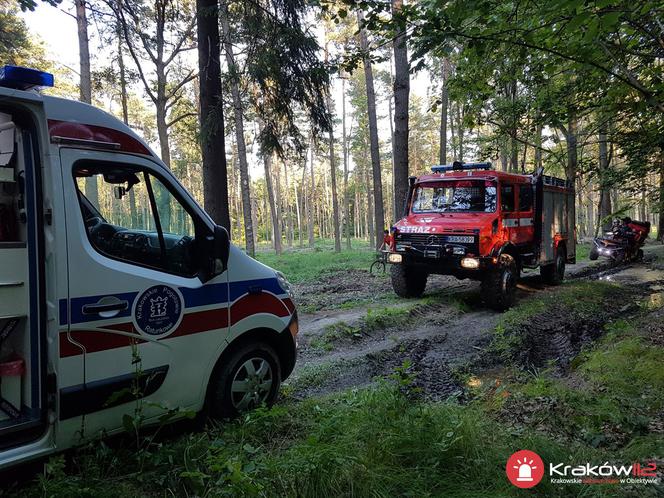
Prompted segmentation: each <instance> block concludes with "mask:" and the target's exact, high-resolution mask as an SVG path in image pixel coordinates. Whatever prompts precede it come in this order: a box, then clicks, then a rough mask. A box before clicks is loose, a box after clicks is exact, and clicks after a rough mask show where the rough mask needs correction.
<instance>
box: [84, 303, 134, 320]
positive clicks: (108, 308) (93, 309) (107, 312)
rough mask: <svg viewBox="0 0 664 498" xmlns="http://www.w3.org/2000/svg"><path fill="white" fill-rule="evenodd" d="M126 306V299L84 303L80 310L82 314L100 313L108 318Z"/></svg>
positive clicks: (127, 304) (127, 305)
mask: <svg viewBox="0 0 664 498" xmlns="http://www.w3.org/2000/svg"><path fill="white" fill-rule="evenodd" d="M128 307H129V303H128V302H127V301H116V302H113V303H108V302H99V303H97V304H86V305H85V306H83V309H82V311H83V314H84V315H102V316H103V317H104V318H110V317H112V316H115V315H117V314H118V313H119V312H120V311H124V310H126V309H127V308H128Z"/></svg>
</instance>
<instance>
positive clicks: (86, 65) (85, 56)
mask: <svg viewBox="0 0 664 498" xmlns="http://www.w3.org/2000/svg"><path fill="white" fill-rule="evenodd" d="M74 5H75V7H76V27H77V31H78V65H79V74H80V83H79V91H80V100H81V102H85V103H86V104H92V74H91V71H90V39H89V37H88V14H87V9H86V6H85V0H74ZM85 196H86V197H87V198H88V200H89V201H90V202H92V204H93V205H95V206H98V205H99V192H98V191H97V177H96V176H94V175H93V176H91V177H90V178H86V180H85Z"/></svg>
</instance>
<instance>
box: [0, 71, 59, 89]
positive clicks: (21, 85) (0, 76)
mask: <svg viewBox="0 0 664 498" xmlns="http://www.w3.org/2000/svg"><path fill="white" fill-rule="evenodd" d="M53 83H54V78H53V75H52V74H51V73H45V72H44V71H37V70H36V69H30V68H27V67H20V66H5V67H2V68H0V86H4V87H5V88H15V89H17V90H29V89H30V88H34V87H36V86H53Z"/></svg>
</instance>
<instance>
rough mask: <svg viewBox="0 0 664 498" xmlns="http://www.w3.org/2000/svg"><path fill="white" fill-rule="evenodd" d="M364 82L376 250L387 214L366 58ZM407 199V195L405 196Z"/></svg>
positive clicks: (364, 42)
mask: <svg viewBox="0 0 664 498" xmlns="http://www.w3.org/2000/svg"><path fill="white" fill-rule="evenodd" d="M363 22H364V15H363V13H362V11H361V10H358V11H357V23H358V26H359V27H360V49H361V50H362V51H363V52H367V51H368V49H369V43H368V41H367V32H366V30H365V29H364V28H363ZM364 80H365V82H366V89H367V114H368V117H369V145H370V147H369V149H370V151H371V173H372V178H373V194H374V195H373V197H374V216H375V219H376V224H375V227H376V239H375V242H376V249H378V248H379V247H380V245H381V243H382V232H383V229H384V228H385V213H384V211H383V181H382V178H381V171H380V151H379V149H378V119H377V117H376V92H375V90H374V78H373V69H372V67H371V61H370V60H369V58H368V57H365V58H364ZM406 182H408V164H406ZM404 198H405V195H404Z"/></svg>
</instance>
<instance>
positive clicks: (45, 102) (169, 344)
mask: <svg viewBox="0 0 664 498" xmlns="http://www.w3.org/2000/svg"><path fill="white" fill-rule="evenodd" d="M52 84H53V77H52V76H51V75H49V74H47V73H42V72H39V71H34V70H29V69H25V68H19V67H14V66H5V67H4V69H0V469H3V468H6V467H8V466H11V465H14V464H17V463H20V462H24V461H27V460H30V459H36V458H40V457H43V456H46V455H48V454H50V453H52V452H55V451H59V450H63V449H66V448H69V447H71V446H73V445H76V444H80V443H84V442H86V441H89V440H90V439H92V438H96V437H99V436H100V435H101V434H113V433H116V432H120V431H122V430H123V428H124V424H123V418H126V416H130V417H136V416H138V415H137V413H140V417H141V420H144V421H145V423H146V424H150V423H153V422H154V423H161V422H162V421H163V420H165V419H169V420H171V419H176V418H178V417H182V416H185V415H187V414H190V413H192V412H203V413H209V414H211V415H212V416H218V417H227V416H232V415H234V414H236V413H238V412H241V411H244V410H247V409H250V408H252V407H254V406H256V405H259V404H262V403H267V404H269V403H271V402H272V401H274V399H275V397H276V396H277V394H278V390H279V385H280V382H281V381H282V380H283V379H285V378H286V377H288V375H289V374H290V373H291V371H292V370H293V367H294V364H295V358H296V335H297V332H298V322H297V313H296V311H295V307H294V304H293V300H292V295H291V289H290V285H289V283H288V282H287V281H286V279H285V278H284V276H283V275H282V274H280V273H279V272H276V271H274V270H273V269H271V268H269V267H267V266H265V265H263V264H261V263H259V262H257V261H255V260H254V259H252V258H250V257H249V256H247V255H246V254H245V253H244V252H242V251H240V250H239V249H237V248H236V247H234V246H233V245H231V244H230V242H229V237H228V233H227V232H226V230H225V229H224V228H222V227H220V226H217V225H215V223H214V222H213V221H212V219H211V218H210V216H208V215H207V214H206V213H205V212H204V211H203V209H202V208H201V207H200V206H199V205H198V204H197V203H196V201H195V200H194V199H193V197H192V196H191V195H190V194H189V193H188V192H187V191H186V190H185V189H184V188H183V186H182V185H181V184H180V183H179V182H178V180H177V179H176V178H175V177H174V176H173V174H172V173H171V171H170V170H169V169H168V168H167V167H166V166H165V165H164V163H163V162H162V161H161V160H160V159H159V158H158V157H157V156H156V154H155V153H154V152H152V150H150V148H149V146H148V145H147V144H146V143H145V142H144V141H143V140H142V139H141V138H139V137H138V136H137V135H136V134H135V133H134V132H133V131H132V130H131V129H130V128H129V127H127V126H126V125H124V124H123V123H121V122H120V121H118V120H117V119H115V118H114V117H112V116H110V115H109V114H107V113H105V112H102V111H101V110H99V109H96V108H94V107H91V106H89V105H86V104H83V103H80V102H74V101H69V100H64V99H60V98H55V97H48V96H44V95H41V94H40V93H38V92H36V91H35V89H34V87H36V86H51V85H52Z"/></svg>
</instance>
